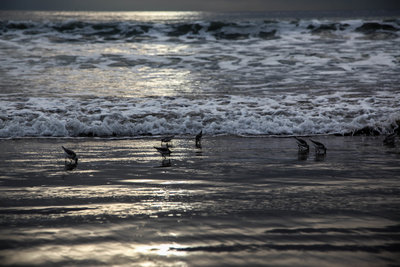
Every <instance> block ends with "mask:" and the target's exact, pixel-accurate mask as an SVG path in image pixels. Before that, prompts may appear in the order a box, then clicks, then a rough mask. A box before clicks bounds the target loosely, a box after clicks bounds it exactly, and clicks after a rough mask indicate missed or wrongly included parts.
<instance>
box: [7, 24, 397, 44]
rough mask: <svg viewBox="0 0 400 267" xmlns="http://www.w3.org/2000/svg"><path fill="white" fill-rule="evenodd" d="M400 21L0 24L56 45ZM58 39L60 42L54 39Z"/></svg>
mask: <svg viewBox="0 0 400 267" xmlns="http://www.w3.org/2000/svg"><path fill="white" fill-rule="evenodd" d="M399 31H400V20H399V19H392V20H369V21H366V20H347V21H339V22H336V21H329V20H292V21H276V20H264V21H261V22H258V21H257V22H254V21H249V22H229V21H197V22H179V23H155V22H129V21H123V22H88V21H80V20H69V21H64V22H34V21H10V20H3V21H0V34H3V35H4V34H10V33H13V34H15V33H17V34H18V33H20V34H22V35H25V36H29V35H44V36H45V37H47V38H49V39H51V40H52V41H54V42H61V41H64V42H73V41H75V42H79V41H80V40H81V41H85V42H87V41H93V42H97V41H101V40H105V41H112V40H115V41H118V40H123V41H129V40H132V41H138V40H140V39H143V38H145V39H146V38H177V37H184V38H188V39H196V38H197V39H198V38H200V39H201V38H205V39H222V40H224V39H226V40H243V39H249V38H261V39H275V38H280V37H281V36H284V35H286V34H288V33H292V32H298V33H299V34H312V35H315V34H329V33H334V34H335V35H345V34H349V33H356V34H360V35H361V37H362V38H374V39H376V38H383V39H387V38H390V39H392V38H398V37H399V36H400V35H399ZM55 36H58V37H60V39H57V38H56V39H54V37H55Z"/></svg>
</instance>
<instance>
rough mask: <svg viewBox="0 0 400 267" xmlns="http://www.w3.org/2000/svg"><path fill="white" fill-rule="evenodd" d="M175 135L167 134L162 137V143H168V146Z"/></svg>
mask: <svg viewBox="0 0 400 267" xmlns="http://www.w3.org/2000/svg"><path fill="white" fill-rule="evenodd" d="M174 137H175V135H170V136H165V137H163V138H161V145H162V143H166V144H167V146H168V143H169V142H171V140H172V139H173V138H174Z"/></svg>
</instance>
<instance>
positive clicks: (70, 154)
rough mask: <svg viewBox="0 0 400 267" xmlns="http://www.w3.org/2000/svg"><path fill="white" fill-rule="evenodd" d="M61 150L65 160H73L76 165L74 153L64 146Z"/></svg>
mask: <svg viewBox="0 0 400 267" xmlns="http://www.w3.org/2000/svg"><path fill="white" fill-rule="evenodd" d="M61 147H62V149H64V153H65V159H67V158H68V159H69V160H73V161H75V164H77V163H78V156H77V155H76V153H75V152H74V151H72V150H71V149H68V148H65V147H64V146H61Z"/></svg>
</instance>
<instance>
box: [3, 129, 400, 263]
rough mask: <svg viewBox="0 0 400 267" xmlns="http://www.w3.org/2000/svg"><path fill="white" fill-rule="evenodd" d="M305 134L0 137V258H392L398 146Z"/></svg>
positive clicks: (398, 211) (398, 212) (398, 213)
mask: <svg viewBox="0 0 400 267" xmlns="http://www.w3.org/2000/svg"><path fill="white" fill-rule="evenodd" d="M304 139H305V140H309V137H304ZM312 139H313V140H318V141H320V142H322V143H324V144H325V145H326V147H327V148H328V150H327V154H326V156H324V157H321V156H316V155H315V153H314V148H311V149H310V153H309V154H308V155H302V154H300V155H299V154H298V150H297V144H296V142H295V140H294V138H291V137H271V136H269V137H259V136H258V137H239V136H205V137H204V139H203V141H202V147H201V148H196V147H195V144H194V139H193V138H192V137H191V136H177V137H176V138H175V139H173V140H172V143H171V146H172V147H171V148H170V149H171V151H172V153H171V156H170V157H167V159H166V160H164V159H163V158H162V157H161V155H160V154H159V153H158V152H157V151H156V150H155V149H154V148H153V146H159V145H160V141H159V140H160V138H157V137H145V138H130V139H126V138H125V139H110V138H108V139H106V138H97V139H96V138H21V139H12V140H1V141H0V150H1V151H2V153H1V160H0V170H1V172H0V177H1V186H0V190H1V194H0V203H1V208H0V212H1V213H0V239H1V242H0V243H1V250H0V258H1V265H2V266H35V265H41V266H54V265H57V266H76V265H91V266H110V265H114V266H127V265H130V266H132V265H134V266H217V265H230V266H243V265H244V264H250V265H252V266H257V265H258V266H261V265H263V266H265V265H270V266H293V265H296V266H351V265H352V266H354V265H355V266H357V265H358V266H361V265H362V266H395V265H398V264H399V263H400V260H399V257H398V254H399V243H398V240H399V235H400V233H399V231H400V227H399V219H400V208H399V207H400V205H399V204H400V194H399V193H400V187H399V183H398V179H399V178H400V177H399V173H400V150H399V148H398V147H385V146H383V145H382V137H364V136H346V137H343V136H313V137H312ZM61 145H63V146H65V147H67V148H70V149H72V150H74V151H75V152H76V153H77V155H78V157H79V160H78V164H77V166H75V167H74V168H69V167H68V166H70V164H69V162H68V161H67V163H65V159H64V155H63V152H62V149H61Z"/></svg>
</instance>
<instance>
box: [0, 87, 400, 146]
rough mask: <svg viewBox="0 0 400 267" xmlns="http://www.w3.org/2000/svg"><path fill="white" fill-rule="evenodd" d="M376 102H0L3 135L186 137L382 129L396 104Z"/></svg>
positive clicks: (394, 115) (340, 98) (394, 116)
mask: <svg viewBox="0 0 400 267" xmlns="http://www.w3.org/2000/svg"><path fill="white" fill-rule="evenodd" d="M396 97H397V99H399V96H396ZM375 98H377V97H375ZM335 99H336V100H335ZM372 100H374V101H372ZM379 101H380V102H382V101H384V99H379ZM354 102H356V103H354ZM376 102H377V101H376V100H375V99H365V100H363V99H356V98H352V97H348V96H346V94H342V93H334V94H332V95H324V96H319V97H316V98H310V96H307V95H299V96H295V95H292V96H285V97H283V96H279V95H278V96H276V97H274V98H270V97H243V96H231V97H224V98H222V99H217V100H216V99H202V100H190V99H187V98H181V97H176V98H164V97H161V98H150V99H146V98H145V99H135V98H131V99H116V98H115V99H102V98H95V99H91V100H85V101H80V100H76V99H72V98H61V99H60V98H29V99H25V100H24V99H22V100H19V102H18V101H15V102H13V103H11V102H7V101H1V102H0V104H1V105H2V110H1V114H3V115H2V116H1V117H0V137H3V138H7V137H24V136H80V135H83V136H87V135H89V136H90V135H95V136H137V135H148V134H152V135H160V134H182V135H184V134H194V133H196V132H198V131H199V130H200V129H203V131H204V132H206V133H207V134H211V135H212V134H237V135H263V134H333V133H348V132H351V131H354V130H357V129H361V128H363V127H367V126H369V127H372V128H376V129H380V130H382V131H385V130H387V129H389V127H390V125H391V124H393V123H394V121H395V120H398V119H400V113H399V109H398V107H397V106H393V105H392V106H382V105H381V104H380V103H379V104H378V105H375V104H374V103H376ZM385 102H391V101H387V100H386V101H385ZM21 107H23V108H22V109H21ZM6 110H7V116H4V114H5V111H6Z"/></svg>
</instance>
